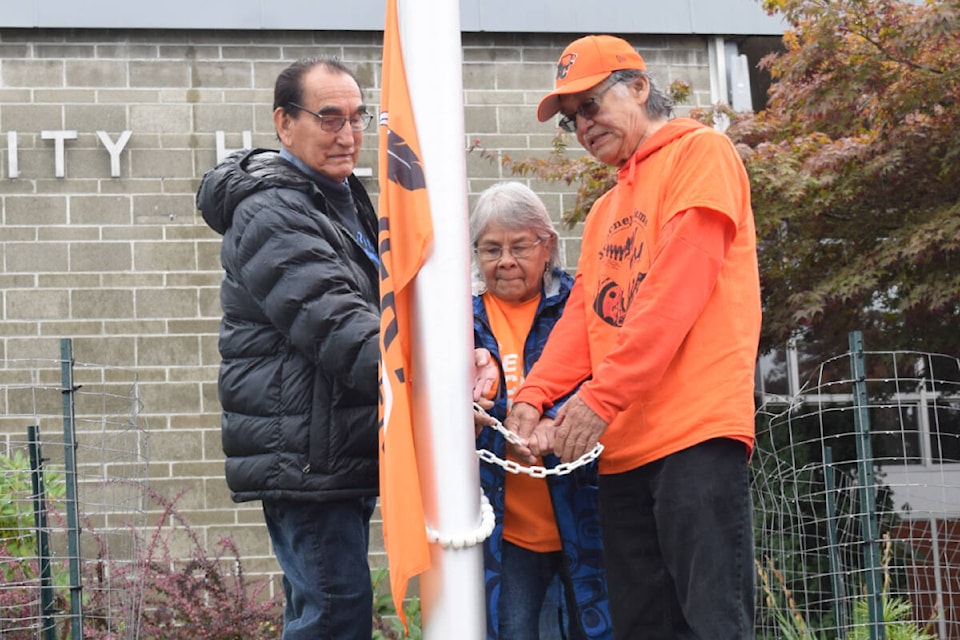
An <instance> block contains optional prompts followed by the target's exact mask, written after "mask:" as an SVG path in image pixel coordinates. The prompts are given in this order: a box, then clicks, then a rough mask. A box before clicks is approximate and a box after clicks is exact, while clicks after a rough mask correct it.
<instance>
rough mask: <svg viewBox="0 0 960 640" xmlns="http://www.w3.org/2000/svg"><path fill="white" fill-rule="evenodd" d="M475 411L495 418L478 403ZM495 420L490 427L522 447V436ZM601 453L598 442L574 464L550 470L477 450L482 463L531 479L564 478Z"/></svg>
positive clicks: (565, 464) (474, 405)
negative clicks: (524, 475) (521, 474)
mask: <svg viewBox="0 0 960 640" xmlns="http://www.w3.org/2000/svg"><path fill="white" fill-rule="evenodd" d="M473 410H474V411H478V412H479V413H481V414H483V415H485V416H487V417H488V418H493V416H491V415H490V414H489V413H487V412H486V411H485V410H484V409H483V407H481V406H480V405H479V404H477V403H476V402H474V403H473ZM493 420H494V424H492V425H490V427H491V428H492V429H494V430H495V431H498V432H499V433H500V434H502V435H503V437H504V438H506V440H507V442H509V443H511V444H515V445H522V443H521V442H520V436H518V435H517V434H515V433H514V432H512V431H510V430H509V429H507V428H506V427H504V426H503V424H501V422H500V421H499V420H497V419H496V418H493ZM601 451H603V445H602V444H600V443H599V442H598V443H597V444H596V446H594V447H593V449H591V450H590V451H587V452H586V453H585V454H583V455H582V456H580V457H579V458H577V459H576V460H574V461H573V462H561V463H560V464H558V465H557V466H555V467H553V468H552V469H548V468H546V467H542V466H538V465H533V466H529V467H528V466H525V465H522V464H519V463H517V462H514V461H513V460H502V459H501V458H498V457H497V456H496V454H494V453H493V452H491V451H487V450H486V449H477V456H478V457H479V458H480V459H481V460H482V461H484V462H487V463H489V464H495V465H497V466H499V467H502V468H503V469H504V470H506V471H508V472H510V473H516V474H520V473H523V474H526V475H528V476H530V477H531V478H546V477H547V476H562V475H565V474H567V473H570V472H572V471H573V470H574V469H577V468H578V467H582V466H584V465H586V464H590V463H591V462H593V461H594V460H596V459H597V458H598V457H600V452H601Z"/></svg>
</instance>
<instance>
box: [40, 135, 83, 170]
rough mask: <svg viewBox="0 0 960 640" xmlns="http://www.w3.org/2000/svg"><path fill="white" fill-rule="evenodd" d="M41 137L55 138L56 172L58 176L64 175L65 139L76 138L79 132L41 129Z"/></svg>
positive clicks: (46, 138)
mask: <svg viewBox="0 0 960 640" xmlns="http://www.w3.org/2000/svg"><path fill="white" fill-rule="evenodd" d="M40 137H41V138H43V139H44V140H53V141H54V146H53V148H54V167H55V168H54V172H53V175H55V176H56V177H58V178H62V177H63V165H64V161H63V141H64V140H76V139H77V132H76V131H41V132H40Z"/></svg>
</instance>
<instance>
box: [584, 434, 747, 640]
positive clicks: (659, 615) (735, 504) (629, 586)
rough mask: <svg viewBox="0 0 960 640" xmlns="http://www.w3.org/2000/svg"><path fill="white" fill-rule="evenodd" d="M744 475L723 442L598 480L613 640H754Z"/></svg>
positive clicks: (738, 457)
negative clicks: (641, 639)
mask: <svg viewBox="0 0 960 640" xmlns="http://www.w3.org/2000/svg"><path fill="white" fill-rule="evenodd" d="M749 476H750V473H749V468H748V466H747V456H746V451H745V448H744V445H743V443H741V442H737V441H735V440H730V439H724V438H720V439H715V440H708V441H707V442H703V443H701V444H698V445H696V446H693V447H690V448H689V449H685V450H683V451H679V452H677V453H674V454H672V455H669V456H667V457H665V458H663V459H661V460H657V461H654V462H651V463H649V464H646V465H644V466H642V467H639V468H637V469H633V470H631V471H627V472H625V473H619V474H613V475H601V476H600V484H599V488H600V494H599V498H600V508H599V510H600V522H601V526H602V528H603V545H604V556H605V560H606V568H607V584H608V585H609V588H610V610H611V615H612V618H613V636H614V638H615V640H637V639H640V638H643V640H657V639H663V640H750V639H752V638H753V637H754V626H753V614H754V580H753V576H754V564H753V525H752V511H751V504H750V486H749Z"/></svg>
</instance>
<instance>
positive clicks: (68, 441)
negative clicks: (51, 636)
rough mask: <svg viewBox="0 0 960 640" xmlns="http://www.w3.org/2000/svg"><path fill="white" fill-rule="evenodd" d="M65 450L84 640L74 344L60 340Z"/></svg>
mask: <svg viewBox="0 0 960 640" xmlns="http://www.w3.org/2000/svg"><path fill="white" fill-rule="evenodd" d="M60 380H61V384H62V387H61V389H60V392H61V395H62V397H63V449H64V455H63V457H64V469H65V471H66V478H65V480H66V490H67V504H66V509H67V550H68V553H69V554H70V563H69V564H70V637H71V638H73V640H83V598H82V596H83V584H82V582H81V577H80V517H79V509H78V507H77V434H76V431H75V429H74V392H75V391H76V390H77V387H74V385H73V342H72V341H71V340H70V338H63V339H62V340H60Z"/></svg>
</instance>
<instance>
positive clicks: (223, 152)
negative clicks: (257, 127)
mask: <svg viewBox="0 0 960 640" xmlns="http://www.w3.org/2000/svg"><path fill="white" fill-rule="evenodd" d="M216 136H217V164H219V163H220V162H221V161H222V160H223V159H224V158H226V157H227V156H228V155H230V154H231V153H233V152H234V151H237V149H227V145H226V143H225V142H224V136H223V131H217V133H216ZM243 148H244V149H252V148H253V134H251V133H250V132H249V131H244V132H243Z"/></svg>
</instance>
